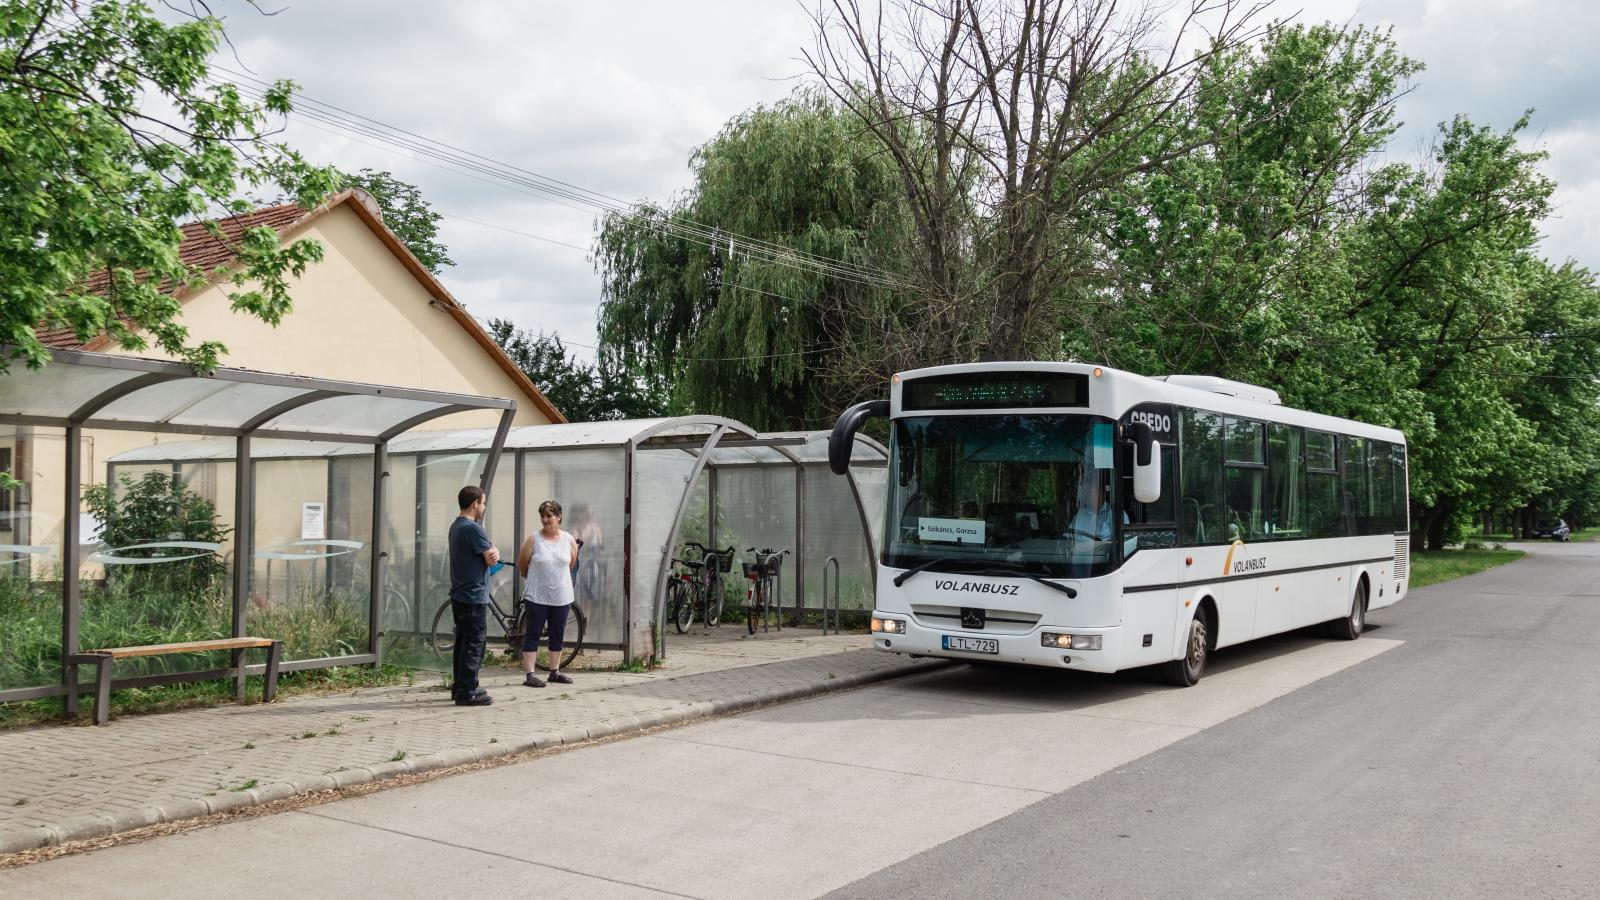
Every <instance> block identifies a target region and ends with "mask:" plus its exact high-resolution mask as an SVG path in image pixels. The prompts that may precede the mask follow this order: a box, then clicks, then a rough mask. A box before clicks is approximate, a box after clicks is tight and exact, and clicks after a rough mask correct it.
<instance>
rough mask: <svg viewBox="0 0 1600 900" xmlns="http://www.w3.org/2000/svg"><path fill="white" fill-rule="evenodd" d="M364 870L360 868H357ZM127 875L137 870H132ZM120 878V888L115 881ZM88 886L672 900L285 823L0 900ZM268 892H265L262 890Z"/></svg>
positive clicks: (159, 849) (435, 847) (310, 822)
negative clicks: (245, 847)
mask: <svg viewBox="0 0 1600 900" xmlns="http://www.w3.org/2000/svg"><path fill="white" fill-rule="evenodd" d="M241 825H248V826H249V827H250V829H251V837H250V850H249V852H248V853H241V854H236V855H233V856H231V857H230V859H229V864H228V865H226V866H196V865H194V864H193V860H195V859H199V858H206V857H207V856H209V855H211V854H212V853H214V852H215V850H214V849H213V848H217V847H221V846H226V845H228V844H229V842H231V841H235V840H237V834H236V832H237V830H238V829H239V826H241ZM353 861H359V864H352V862H353ZM130 865H131V867H132V868H131V869H130V868H129V866H130ZM112 878H115V881H114V882H113V881H111V879H112ZM84 881H89V882H96V883H100V884H103V885H104V884H114V887H115V890H114V894H115V896H117V897H118V898H123V900H189V898H197V900H210V898H215V897H219V896H258V895H261V894H268V895H271V896H301V897H475V896H476V897H488V896H495V895H499V894H503V893H505V891H506V890H507V889H508V887H515V886H528V887H530V888H531V887H534V886H536V887H537V889H538V890H539V892H540V893H542V894H549V895H565V896H580V897H608V898H609V897H617V898H621V900H635V898H639V900H646V898H659V897H663V896H667V895H664V894H660V893H657V892H654V891H650V890H647V889H644V888H640V887H636V886H634V885H631V884H628V883H626V882H619V881H607V880H603V879H601V878H595V877H590V876H586V875H584V874H581V873H576V872H571V871H568V870H567V869H566V868H564V867H552V866H543V865H537V864H533V863H529V862H525V861H522V860H518V859H514V858H509V857H505V856H488V855H484V854H481V853H478V852H476V851H474V850H472V849H470V848H469V847H465V846H456V845H454V844H453V843H440V842H435V841H428V840H422V839H416V838H405V839H398V840H397V839H396V836H395V835H394V834H393V833H391V832H388V831H380V830H376V829H372V828H366V827H362V826H357V825H350V824H347V823H344V822H338V821H335V820H332V819H327V818H322V817H317V816H311V815H307V814H305V813H285V814H283V815H281V816H273V817H270V818H267V819H257V820H253V821H250V822H238V823H231V824H228V825H223V826H220V827H218V828H209V829H204V830H201V831H194V832H189V833H186V834H179V835H173V836H172V837H169V838H165V839H163V840H161V841H156V842H151V843H146V844H136V845H129V846H122V847H112V848H109V849H107V850H103V851H100V852H97V853H88V854H78V855H75V856H69V857H65V858H62V859H59V860H55V861H53V862H51V863H49V864H47V865H37V866H26V867H23V868H20V869H12V870H8V871H0V896H6V897H19V898H20V897H50V896H65V895H67V894H68V893H71V892H74V890H75V889H74V887H73V886H74V885H78V884H81V883H83V882H84ZM264 885H270V889H269V890H263V886H264Z"/></svg>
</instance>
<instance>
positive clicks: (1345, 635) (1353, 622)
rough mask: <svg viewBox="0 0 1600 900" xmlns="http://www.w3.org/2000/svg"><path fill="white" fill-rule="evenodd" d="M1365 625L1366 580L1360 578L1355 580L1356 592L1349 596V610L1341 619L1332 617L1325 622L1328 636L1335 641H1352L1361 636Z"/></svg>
mask: <svg viewBox="0 0 1600 900" xmlns="http://www.w3.org/2000/svg"><path fill="white" fill-rule="evenodd" d="M1366 626H1367V582H1366V579H1361V580H1359V581H1357V582H1356V594H1355V596H1354V597H1351V598H1350V612H1349V613H1348V614H1346V615H1345V616H1344V618H1342V619H1334V620H1333V621H1332V622H1329V623H1328V624H1327V630H1328V637H1331V638H1333V639H1334V640H1336V641H1353V640H1355V639H1356V638H1359V637H1361V632H1362V630H1363V629H1365V628H1366Z"/></svg>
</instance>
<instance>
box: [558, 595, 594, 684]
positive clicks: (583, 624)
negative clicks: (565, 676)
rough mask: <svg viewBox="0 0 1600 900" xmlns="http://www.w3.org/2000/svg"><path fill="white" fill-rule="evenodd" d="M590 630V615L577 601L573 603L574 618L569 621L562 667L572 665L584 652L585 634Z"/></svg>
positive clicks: (562, 655)
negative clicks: (586, 613)
mask: <svg viewBox="0 0 1600 900" xmlns="http://www.w3.org/2000/svg"><path fill="white" fill-rule="evenodd" d="M588 630H589V617H588V616H586V615H584V614H583V608H582V607H580V606H579V605H578V604H576V603H574V604H572V619H571V621H569V622H567V631H566V637H565V638H563V640H564V641H565V648H564V649H565V651H566V652H564V653H562V654H561V668H563V669H565V668H566V667H568V666H570V665H572V661H573V660H575V659H577V658H578V654H579V653H582V652H583V635H584V632H586V631H588Z"/></svg>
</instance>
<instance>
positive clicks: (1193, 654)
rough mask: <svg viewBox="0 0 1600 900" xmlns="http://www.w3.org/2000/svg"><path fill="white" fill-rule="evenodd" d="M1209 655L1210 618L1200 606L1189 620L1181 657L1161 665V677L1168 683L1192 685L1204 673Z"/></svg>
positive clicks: (1181, 685) (1179, 685)
mask: <svg viewBox="0 0 1600 900" xmlns="http://www.w3.org/2000/svg"><path fill="white" fill-rule="evenodd" d="M1210 656H1211V634H1210V619H1209V617H1208V616H1207V615H1206V613H1205V609H1204V608H1201V609H1199V610H1196V611H1195V614H1194V618H1193V619H1190V620H1189V638H1188V640H1187V641H1186V642H1185V644H1184V652H1183V658H1182V659H1175V660H1172V661H1171V662H1168V663H1166V664H1165V665H1163V666H1162V667H1161V677H1162V680H1163V681H1166V682H1167V683H1168V684H1174V685H1177V686H1178V687H1193V686H1194V685H1195V684H1196V683H1198V682H1199V681H1200V676H1201V675H1204V674H1205V671H1206V660H1207V659H1209V658H1210Z"/></svg>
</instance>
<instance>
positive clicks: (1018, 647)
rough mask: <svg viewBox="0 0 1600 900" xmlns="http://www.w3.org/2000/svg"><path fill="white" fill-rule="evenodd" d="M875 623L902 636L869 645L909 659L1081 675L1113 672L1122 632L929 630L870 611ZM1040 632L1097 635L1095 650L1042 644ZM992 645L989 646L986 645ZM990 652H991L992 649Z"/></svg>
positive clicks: (880, 636) (899, 616)
mask: <svg viewBox="0 0 1600 900" xmlns="http://www.w3.org/2000/svg"><path fill="white" fill-rule="evenodd" d="M872 616H873V618H874V619H880V620H888V621H891V622H897V623H902V624H901V625H899V626H897V627H903V628H904V632H903V633H887V632H882V631H874V632H873V634H872V646H873V647H874V648H876V649H878V650H883V651H886V652H889V653H904V654H908V655H913V656H936V657H940V658H943V659H960V660H966V661H967V662H985V661H988V662H1004V663H1022V664H1025V665H1034V666H1050V667H1051V668H1056V669H1080V670H1082V671H1085V672H1115V671H1117V669H1118V666H1117V656H1118V653H1117V648H1118V647H1119V646H1120V645H1119V644H1118V643H1117V642H1118V640H1119V639H1120V637H1121V629H1120V628H1080V627H1076V626H1074V627H1070V628H1069V627H1067V626H1056V625H1045V624H1040V625H1036V626H1034V628H1033V629H1032V630H1030V631H1027V632H1026V633H1022V634H998V633H995V632H992V631H990V632H986V631H977V630H966V629H959V628H951V629H946V628H929V627H927V626H924V625H922V624H920V623H918V622H917V621H916V620H915V619H913V618H911V617H910V616H907V615H906V614H904V613H887V612H877V611H874V612H873V613H872ZM1044 632H1050V633H1053V634H1057V633H1070V634H1073V635H1099V636H1100V649H1098V650H1069V649H1058V648H1055V647H1046V646H1043V644H1042V640H1041V635H1042V634H1043V633H1044ZM990 641H992V642H993V643H992V644H990V643H988V642H990ZM991 648H992V649H993V651H994V652H989V650H990V649H991Z"/></svg>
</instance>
